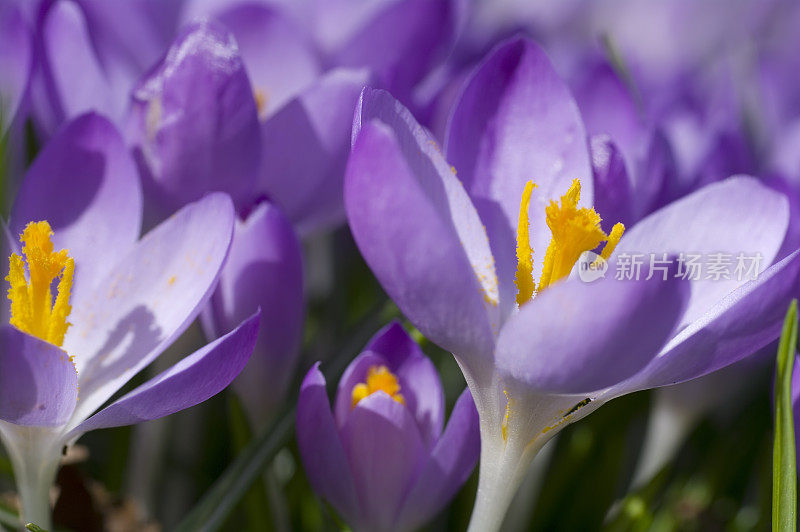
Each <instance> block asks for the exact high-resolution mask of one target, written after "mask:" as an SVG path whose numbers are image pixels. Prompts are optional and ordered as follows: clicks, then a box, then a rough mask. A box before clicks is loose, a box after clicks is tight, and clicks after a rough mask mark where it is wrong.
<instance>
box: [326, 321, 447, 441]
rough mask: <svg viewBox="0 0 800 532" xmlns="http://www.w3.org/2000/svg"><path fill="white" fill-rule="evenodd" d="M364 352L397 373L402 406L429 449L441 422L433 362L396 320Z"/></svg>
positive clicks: (440, 394)
mask: <svg viewBox="0 0 800 532" xmlns="http://www.w3.org/2000/svg"><path fill="white" fill-rule="evenodd" d="M364 351H371V352H374V353H377V354H379V355H380V356H382V357H383V358H384V359H385V360H386V362H387V365H388V367H389V369H390V370H391V371H392V372H393V373H394V374H395V375H397V378H398V379H399V381H400V383H401V385H402V388H401V390H400V393H401V394H403V398H404V399H405V404H406V408H408V409H409V410H410V411H411V415H413V416H414V419H416V420H417V425H418V426H419V431H420V435H421V436H422V440H423V442H424V443H425V445H426V447H427V448H430V447H431V446H432V445H433V444H434V443H435V442H436V440H437V439H438V438H439V435H441V433H442V426H443V425H444V391H443V390H442V383H441V381H440V380H439V373H438V372H437V371H436V367H435V366H434V365H433V362H431V361H430V359H429V358H428V357H426V356H425V354H424V353H423V352H422V349H420V347H419V344H417V343H416V342H415V341H414V340H413V339H412V338H411V337H410V336H409V335H408V333H407V332H406V331H405V329H403V327H402V326H401V325H400V324H399V323H397V322H393V323H390V324H389V325H387V326H385V327H384V328H383V329H381V330H380V331H378V333H377V334H375V336H373V337H372V339H371V340H370V341H369V343H368V344H367V346H366V347H365V348H364ZM337 406H338V405H337Z"/></svg>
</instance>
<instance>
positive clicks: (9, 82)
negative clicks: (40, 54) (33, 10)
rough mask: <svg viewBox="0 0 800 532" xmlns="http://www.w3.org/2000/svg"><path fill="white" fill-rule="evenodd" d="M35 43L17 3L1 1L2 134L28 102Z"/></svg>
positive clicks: (0, 129)
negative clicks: (27, 94) (26, 97)
mask: <svg viewBox="0 0 800 532" xmlns="http://www.w3.org/2000/svg"><path fill="white" fill-rule="evenodd" d="M32 48H33V43H32V40H31V33H30V29H29V28H28V24H27V22H26V20H25V17H24V15H23V13H22V12H21V10H20V8H19V7H18V6H17V5H16V3H15V2H13V1H11V0H0V136H2V135H4V134H5V131H6V129H7V128H8V126H9V125H10V124H11V123H12V122H14V119H15V117H16V116H17V114H18V112H19V109H20V106H21V105H22V104H23V103H24V100H25V96H26V93H27V89H28V82H29V79H30V74H31V68H32V63H33V50H32Z"/></svg>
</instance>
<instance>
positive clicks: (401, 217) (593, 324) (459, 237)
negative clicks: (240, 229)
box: [345, 39, 800, 530]
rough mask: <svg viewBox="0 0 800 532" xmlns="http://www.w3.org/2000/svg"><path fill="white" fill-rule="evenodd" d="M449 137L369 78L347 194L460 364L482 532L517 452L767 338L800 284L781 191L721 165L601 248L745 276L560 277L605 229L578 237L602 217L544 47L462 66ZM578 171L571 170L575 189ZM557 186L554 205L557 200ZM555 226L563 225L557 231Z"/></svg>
mask: <svg viewBox="0 0 800 532" xmlns="http://www.w3.org/2000/svg"><path fill="white" fill-rule="evenodd" d="M448 132H449V133H448V138H447V144H446V154H447V155H446V157H447V159H446V160H445V155H444V154H443V153H442V152H441V151H440V150H439V148H438V146H437V145H436V143H435V142H434V141H433V139H432V137H431V136H430V134H429V133H428V132H427V131H425V130H424V129H423V128H422V127H420V126H419V125H418V124H417V123H416V121H415V120H414V118H413V117H412V116H411V114H410V113H409V112H408V111H407V110H406V109H405V108H403V107H402V106H401V105H400V104H399V103H398V102H396V101H395V100H393V99H392V98H391V97H390V96H389V95H388V94H387V93H385V92H381V91H374V90H370V89H365V91H364V92H363V93H362V97H361V101H360V104H359V107H358V108H357V111H356V119H355V123H354V132H353V139H354V142H353V151H352V153H351V157H350V161H349V163H348V169H347V174H346V177H345V202H346V208H347V213H348V219H349V222H350V227H351V229H352V231H353V235H354V237H355V240H356V242H357V244H358V246H359V249H360V250H361V252H362V255H363V256H364V258H365V259H366V261H367V263H368V264H369V265H370V267H371V269H372V270H373V272H374V273H375V275H376V276H377V278H378V280H379V281H380V282H381V284H382V285H383V287H384V289H385V290H386V292H387V293H388V294H389V296H390V297H391V298H392V299H393V300H394V301H395V302H396V303H397V304H398V306H399V307H400V309H401V310H402V311H403V312H404V314H405V315H406V316H407V317H408V318H409V319H410V320H411V321H412V322H413V323H414V324H415V325H416V326H417V327H419V329H420V330H421V331H422V333H423V334H425V336H426V337H428V338H430V339H431V340H432V341H434V342H436V343H437V344H439V345H440V346H441V347H442V348H444V349H447V350H449V351H451V352H452V353H453V354H454V355H455V357H456V359H457V360H458V361H459V365H460V366H461V368H462V370H463V371H464V374H465V377H466V379H467V382H468V384H469V385H470V388H471V390H472V392H473V397H474V398H475V403H476V406H477V409H478V412H479V414H480V417H481V438H482V451H481V452H482V460H481V477H480V484H479V489H478V499H477V501H476V509H475V512H474V514H473V521H472V528H473V529H474V530H494V529H497V528H498V527H499V526H500V525H501V523H502V518H503V515H504V514H505V510H506V508H507V505H508V504H509V503H510V500H511V497H512V496H513V494H514V492H515V491H516V487H517V486H518V484H519V482H520V481H521V479H522V476H523V473H524V471H525V470H526V468H527V465H528V464H529V463H530V460H532V458H533V456H534V455H535V454H536V452H537V451H538V449H539V448H540V447H541V445H543V444H544V443H545V442H546V441H547V440H548V439H549V438H550V437H552V435H553V434H555V433H556V432H558V430H559V429H560V428H562V427H563V426H565V425H567V424H569V423H570V422H573V421H576V420H577V419H580V418H582V417H584V416H585V415H587V414H589V413H590V412H592V411H594V410H595V409H596V408H598V407H599V406H601V405H602V404H604V403H605V402H606V401H608V400H610V399H612V398H614V397H618V396H619V395H623V394H625V393H629V392H632V391H636V390H641V389H646V388H652V387H658V386H664V385H669V384H675V383H678V382H682V381H686V380H689V379H693V378H697V377H699V376H702V375H705V374H707V373H710V372H712V371H715V370H717V369H719V368H721V367H724V366H727V365H728V364H731V363H733V362H736V361H737V360H740V359H742V358H744V357H745V356H747V355H750V354H751V353H753V352H754V351H756V350H757V349H758V348H760V347H762V346H764V345H766V344H767V343H768V342H770V341H772V340H773V339H775V338H776V337H777V336H778V334H779V332H780V327H781V323H782V319H783V310H784V309H785V307H786V304H787V303H788V300H789V297H790V294H792V293H793V292H794V291H796V289H797V283H798V276H800V255H798V252H795V253H793V254H791V255H790V256H789V257H787V258H786V259H784V260H782V261H780V262H777V263H775V264H773V262H774V259H775V257H776V254H777V252H778V249H779V247H780V245H781V242H782V240H783V236H784V234H785V233H786V227H787V221H788V207H787V202H786V199H785V198H784V197H782V196H781V195H779V194H777V193H775V192H773V191H771V190H769V189H768V188H766V187H764V186H762V185H760V184H759V183H757V182H756V181H755V180H753V179H752V178H748V177H734V178H731V179H728V180H725V181H723V182H720V183H716V184H713V185H711V186H707V187H705V188H702V189H701V190H699V191H697V192H695V193H693V194H691V195H689V196H687V197H685V198H683V199H682V200H680V201H677V202H674V203H672V204H670V205H668V206H666V207H664V208H663V209H661V210H659V211H657V212H655V213H653V214H652V215H650V216H648V217H646V218H644V219H643V220H642V221H640V222H638V223H636V224H635V225H634V226H633V227H632V228H630V229H629V230H628V231H627V232H626V233H625V235H624V236H623V237H622V239H621V240H620V241H619V244H618V245H617V247H616V250H615V251H614V253H613V254H611V255H610V256H609V257H607V258H609V260H610V261H611V264H612V265H613V263H614V261H615V260H619V259H620V258H621V257H622V256H624V255H628V256H631V255H633V254H643V255H644V256H645V257H647V258H648V259H649V257H650V254H651V253H653V254H656V256H660V255H661V254H662V253H665V254H670V255H674V256H677V255H678V254H680V253H690V252H691V253H701V254H711V253H726V254H731V255H733V256H735V255H736V254H738V253H746V254H748V256H753V255H759V256H760V257H761V263H760V265H759V266H758V269H759V275H758V278H757V279H756V280H751V281H747V280H746V279H744V278H742V279H738V280H737V279H735V278H731V279H720V280H718V281H712V280H707V279H703V278H701V279H699V280H691V281H689V280H687V281H683V280H680V279H677V278H676V275H675V274H676V273H677V272H675V270H674V269H671V270H669V272H668V273H669V279H668V280H667V281H664V282H662V281H661V280H660V279H661V277H660V274H657V276H655V277H653V279H650V280H648V281H641V282H620V281H616V280H615V279H613V278H606V279H604V280H601V281H597V282H595V283H592V284H588V285H587V284H584V283H582V282H581V281H580V280H579V279H577V278H570V279H565V280H563V281H560V282H555V281H558V279H559V278H560V277H566V276H567V274H568V273H569V270H570V269H571V267H572V265H573V264H574V263H575V261H576V259H577V258H578V255H579V254H580V253H581V252H583V251H589V250H592V249H594V248H595V247H596V246H597V244H598V243H599V242H602V241H603V240H608V243H609V244H611V245H612V248H613V243H614V238H613V236H614V235H613V231H612V232H611V234H609V235H605V234H604V233H603V234H602V237H603V238H600V237H597V236H596V237H595V238H593V239H590V240H589V242H590V243H587V244H580V243H579V242H582V241H583V236H585V235H583V233H580V234H578V233H573V231H575V228H582V229H581V230H586V231H594V230H593V229H592V227H593V225H592V224H594V223H599V220H596V218H595V217H596V214H593V211H589V210H588V209H584V210H581V209H580V208H579V207H581V206H590V205H592V199H593V198H592V196H593V181H592V168H591V164H590V154H589V148H588V146H587V140H586V130H585V126H584V124H583V122H582V120H581V116H580V113H579V111H578V107H577V105H576V103H575V101H574V100H573V98H572V96H571V94H570V92H569V90H568V89H567V87H566V85H565V84H564V83H563V82H562V81H561V80H560V79H559V77H558V76H557V75H556V73H555V71H554V70H553V68H552V66H551V65H550V63H549V60H548V59H547V57H546V56H545V55H544V53H543V52H542V50H541V49H539V48H538V47H537V46H536V45H534V44H533V43H531V42H529V41H526V40H524V39H514V40H511V41H508V42H505V43H503V44H501V45H499V46H498V47H497V48H496V49H495V50H494V51H493V52H492V53H491V54H490V55H489V56H488V57H487V58H486V59H485V60H484V61H483V62H482V64H481V65H480V66H479V67H478V68H477V69H476V70H475V72H474V73H473V74H472V76H471V77H470V78H469V80H468V82H467V83H466V84H465V86H464V88H463V90H462V92H461V94H460V97H459V99H458V101H457V102H456V105H455V107H454V110H453V113H452V115H451V120H450V123H449V128H448ZM450 164H452V165H454V166H452V167H451V166H450ZM456 172H458V173H457V176H458V177H456ZM574 178H580V179H581V180H582V181H581V184H582V185H583V186H582V188H581V189H579V190H580V197H579V198H576V197H575V194H574V192H575V185H572V186H570V181H571V180H572V179H574ZM530 179H534V180H535V182H536V183H537V185H538V188H536V189H535V190H533V194H532V196H530V198H531V199H530V200H529V201H530V203H529V205H530V206H528V204H527V203H526V199H525V197H523V198H522V202H520V197H521V196H523V190H526V189H528V186H529V185H526V182H527V181H528V180H530ZM567 190H569V192H567ZM528 192H529V190H526V194H527V193H528ZM564 193H567V194H566V195H565V196H563V197H562V199H561V206H560V207H559V206H558V204H557V203H555V202H554V201H553V200H555V199H556V198H558V196H560V195H562V194H564ZM570 197H571V198H572V199H571V200H569V198H570ZM576 199H580V200H581V201H580V203H578V204H577V205H574V206H572V207H570V206H569V205H566V206H565V204H567V203H569V202H568V201H567V200H569V201H575V200H576ZM521 203H522V206H520V204H521ZM548 203H549V205H548ZM569 209H573V210H569ZM546 210H548V211H554V214H553V215H552V216H551V215H550V214H548V215H547V216H546V214H545V212H546ZM570 212H573V213H576V214H575V216H576V218H575V223H574V224H572V223H570V224H565V225H564V227H561V225H560V223H561V222H558V220H557V218H556V216H555V214H556V213H561V214H564V213H570ZM523 222H525V223H524V224H523ZM528 222H529V224H528ZM528 226H529V230H530V235H528V234H527V232H528ZM557 229H559V230H564V231H566V233H565V234H566V236H565V237H563V240H561V239H560V238H561V237H556V236H555V235H556V230H557ZM523 230H524V232H523ZM551 230H552V231H553V236H552V242H551V244H550V246H548V242H550V241H551ZM590 234H594V235H596V234H597V233H590ZM598 240H599V242H598ZM515 241H516V254H515ZM570 246H575V249H571V248H570ZM550 248H553V250H554V253H555V258H554V256H553V255H551V250H550ZM525 249H527V250H528V252H529V253H530V251H531V249H532V250H533V252H534V253H543V252H544V250H547V253H546V254H544V260H543V261H542V260H537V261H536V262H535V263H533V264H530V265H529V269H530V270H532V271H529V272H528V273H527V275H528V277H529V278H530V279H529V280H528V281H527V282H523V283H522V284H523V285H530V286H529V288H531V289H533V288H534V287H538V288H535V289H533V290H532V291H533V292H534V293H537V295H536V296H535V297H534V298H533V300H532V301H529V298H530V296H528V295H527V294H526V295H525V296H523V290H522V286H521V284H520V272H521V271H522V272H523V273H524V271H525V270H524V268H523V266H524V262H525V261H524V260H523V256H524V253H521V251H520V250H522V251H523V252H524V250H525ZM570 249H571V251H572V252H574V254H573V255H571V256H568V254H567V253H566V251H565V250H567V251H569V250H570ZM560 253H563V256H562V255H560ZM604 254H605V250H604ZM515 255H516V256H515ZM548 261H561V264H560V269H561V274H560V275H558V276H554V277H551V276H550V275H549V274H546V273H543V269H542V268H543V266H542V265H543V264H547V263H548ZM549 264H550V266H549V267H550V269H551V270H552V269H553V268H554V266H553V264H554V262H550V263H549ZM673 266H674V265H673ZM764 268H767V269H764ZM646 269H647V267H646V265H645V267H644V268H643V269H642V271H643V272H645V273H646ZM515 272H516V277H515ZM543 289H545V290H543Z"/></svg>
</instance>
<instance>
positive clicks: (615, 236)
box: [600, 222, 625, 260]
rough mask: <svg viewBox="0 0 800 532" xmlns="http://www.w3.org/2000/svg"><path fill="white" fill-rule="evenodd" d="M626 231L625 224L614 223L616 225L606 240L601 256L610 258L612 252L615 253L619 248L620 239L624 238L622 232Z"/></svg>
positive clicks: (606, 258)
mask: <svg viewBox="0 0 800 532" xmlns="http://www.w3.org/2000/svg"><path fill="white" fill-rule="evenodd" d="M624 232H625V226H624V225H622V223H620V222H617V223H615V224H614V227H612V228H611V232H610V233H608V240H607V241H606V245H605V246H603V251H602V253H600V256H601V257H603V259H605V260H608V259H609V257H611V254H612V253H614V250H615V249H616V248H617V244H619V239H620V238H622V233H624Z"/></svg>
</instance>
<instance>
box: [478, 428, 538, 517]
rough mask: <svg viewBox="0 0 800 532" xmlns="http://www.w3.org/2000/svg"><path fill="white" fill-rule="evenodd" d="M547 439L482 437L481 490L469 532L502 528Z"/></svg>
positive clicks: (479, 480) (479, 479) (479, 489)
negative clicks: (523, 481)
mask: <svg viewBox="0 0 800 532" xmlns="http://www.w3.org/2000/svg"><path fill="white" fill-rule="evenodd" d="M486 440H489V441H486ZM546 441H547V440H546V439H545V438H541V439H539V440H536V441H533V442H530V443H529V444H528V445H525V444H524V443H523V444H520V442H515V441H512V440H511V439H509V441H508V442H505V441H503V440H502V439H501V438H493V437H489V438H482V441H481V461H480V469H479V472H478V493H477V496H476V498H475V507H474V508H473V510H472V517H471V518H470V522H469V528H468V532H495V531H498V530H500V529H501V527H502V525H503V519H504V518H505V515H506V512H507V511H508V508H509V506H510V505H511V501H513V499H514V495H516V493H517V490H518V489H519V486H520V484H521V483H522V480H523V479H524V478H525V473H526V472H527V470H528V467H529V466H530V464H531V462H532V461H533V458H534V457H535V456H536V453H537V452H538V451H539V449H540V448H541V447H542V445H544V443H545V442H546Z"/></svg>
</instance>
